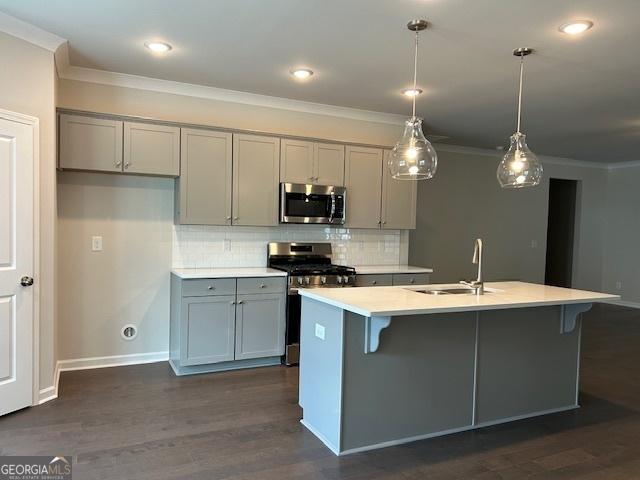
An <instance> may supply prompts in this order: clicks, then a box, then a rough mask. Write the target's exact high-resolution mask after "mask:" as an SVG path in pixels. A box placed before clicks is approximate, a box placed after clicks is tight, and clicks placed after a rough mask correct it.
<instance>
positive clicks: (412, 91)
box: [402, 88, 422, 97]
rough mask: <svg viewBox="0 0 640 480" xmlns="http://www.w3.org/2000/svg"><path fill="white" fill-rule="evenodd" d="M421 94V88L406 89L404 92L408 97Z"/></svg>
mask: <svg viewBox="0 0 640 480" xmlns="http://www.w3.org/2000/svg"><path fill="white" fill-rule="evenodd" d="M421 93H422V89H421V88H405V89H404V90H402V94H403V95H405V96H407V97H415V96H416V95H420V94H421Z"/></svg>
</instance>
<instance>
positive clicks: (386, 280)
mask: <svg viewBox="0 0 640 480" xmlns="http://www.w3.org/2000/svg"><path fill="white" fill-rule="evenodd" d="M390 285H393V276H392V275H356V287H383V286H390Z"/></svg>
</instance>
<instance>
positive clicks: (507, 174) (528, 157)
mask: <svg viewBox="0 0 640 480" xmlns="http://www.w3.org/2000/svg"><path fill="white" fill-rule="evenodd" d="M532 53H533V50H532V49H531V48H526V47H521V48H517V49H516V50H514V51H513V54H514V55H515V56H516V57H520V88H519V90H518V128H517V131H516V133H514V134H513V135H511V145H510V146H509V150H508V151H507V153H506V154H505V155H504V157H502V161H501V162H500V165H498V172H497V176H498V183H499V184H500V186H501V187H502V188H524V187H535V186H536V185H539V184H540V180H542V164H541V163H540V161H539V160H538V157H536V156H535V154H534V153H533V152H532V151H531V150H529V147H528V146H527V137H526V135H525V134H524V133H522V132H521V131H520V117H521V111H522V76H523V73H524V57H526V56H527V55H530V54H532Z"/></svg>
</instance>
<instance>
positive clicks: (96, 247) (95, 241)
mask: <svg viewBox="0 0 640 480" xmlns="http://www.w3.org/2000/svg"><path fill="white" fill-rule="evenodd" d="M91 251H92V252H101V251H102V237H100V236H96V237H91Z"/></svg>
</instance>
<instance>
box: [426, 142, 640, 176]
mask: <svg viewBox="0 0 640 480" xmlns="http://www.w3.org/2000/svg"><path fill="white" fill-rule="evenodd" d="M434 147H435V148H436V150H438V151H440V152H451V153H463V154H467V155H479V156H483V157H490V158H494V159H500V158H501V157H502V156H503V155H504V153H505V152H502V151H497V150H491V149H488V148H478V147H465V146H462V145H452V144H448V143H436V144H435V145H434ZM538 158H539V159H540V161H541V162H542V163H543V165H544V164H547V165H560V166H565V167H581V168H596V169H600V170H610V169H611V166H612V165H618V164H610V163H604V162H587V161H585V160H575V159H573V158H564V157H553V156H549V155H538ZM631 163H635V164H636V165H638V166H640V162H624V163H621V164H619V165H621V166H620V167H618V168H623V166H636V165H631Z"/></svg>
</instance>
